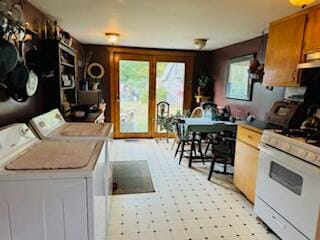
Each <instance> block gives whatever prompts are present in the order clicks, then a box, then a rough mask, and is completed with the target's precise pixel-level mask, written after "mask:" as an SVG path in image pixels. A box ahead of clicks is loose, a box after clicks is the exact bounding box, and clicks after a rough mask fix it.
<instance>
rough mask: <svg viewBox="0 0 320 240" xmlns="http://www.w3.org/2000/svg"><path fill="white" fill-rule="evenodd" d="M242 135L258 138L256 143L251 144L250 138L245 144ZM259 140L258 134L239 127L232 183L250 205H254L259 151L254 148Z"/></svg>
mask: <svg viewBox="0 0 320 240" xmlns="http://www.w3.org/2000/svg"><path fill="white" fill-rule="evenodd" d="M243 133H246V134H247V135H248V136H251V135H252V134H256V135H257V136H259V137H258V138H256V141H257V142H256V143H254V144H252V138H250V139H249V140H250V141H247V142H246V140H245V138H243V137H242V136H243ZM260 139H261V134H260V133H257V132H254V131H251V130H249V129H246V128H244V127H242V126H239V129H238V137H237V144H236V154H235V162H234V177H233V183H234V185H235V186H236V187H237V188H238V189H239V190H240V191H241V192H242V193H243V194H244V195H245V196H246V197H247V198H248V199H249V200H250V201H251V202H252V203H254V200H255V196H256V179H257V167H258V160H259V149H258V148H256V147H255V146H258V144H259V142H260Z"/></svg>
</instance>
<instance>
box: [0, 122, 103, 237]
mask: <svg viewBox="0 0 320 240" xmlns="http://www.w3.org/2000/svg"><path fill="white" fill-rule="evenodd" d="M105 147H106V145H105V143H104V141H96V140H86V141H70V140H69V141H48V140H39V139H38V138H37V137H36V136H35V135H34V134H33V132H32V131H31V130H30V129H29V128H28V127H27V126H26V125H25V124H14V125H10V126H8V127H5V128H2V129H0V233H1V240H12V239H15V240H43V239H46V240H56V239H76V240H94V239H95V238H97V237H101V236H99V235H100V234H103V235H104V234H105V233H104V229H103V227H104V226H105V223H104V222H102V221H103V220H104V219H105V218H103V217H102V218H101V220H102V221H100V222H99V223H100V224H101V227H102V228H101V229H100V232H99V228H98V226H97V222H95V218H97V216H100V215H101V213H102V215H104V216H105V212H106V209H105V206H106V205H105V204H104V203H102V204H101V203H99V193H100V192H102V191H103V189H99V187H100V188H101V186H103V183H101V181H103V179H101V178H100V180H99V178H97V177H96V175H97V174H98V172H97V171H98V168H97V166H98V163H101V162H102V163H103V162H104V161H105V158H106V156H105V152H106V151H105ZM97 181H100V183H99V182H97ZM103 199H105V197H104V198H103ZM99 204H100V206H98V205H99ZM103 212H104V213H103Z"/></svg>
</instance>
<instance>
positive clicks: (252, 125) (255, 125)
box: [239, 120, 279, 134]
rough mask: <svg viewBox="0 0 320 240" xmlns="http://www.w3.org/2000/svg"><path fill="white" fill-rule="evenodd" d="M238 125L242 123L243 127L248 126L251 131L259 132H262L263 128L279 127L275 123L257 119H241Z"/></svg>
mask: <svg viewBox="0 0 320 240" xmlns="http://www.w3.org/2000/svg"><path fill="white" fill-rule="evenodd" d="M239 125H242V126H243V127H245V128H248V129H250V130H252V131H255V132H258V133H260V134H262V132H263V130H265V129H277V128H279V127H278V126H276V125H273V124H270V123H267V122H264V121H258V120H254V121H252V122H250V121H241V122H239Z"/></svg>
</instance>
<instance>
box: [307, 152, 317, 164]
mask: <svg viewBox="0 0 320 240" xmlns="http://www.w3.org/2000/svg"><path fill="white" fill-rule="evenodd" d="M306 160H307V161H311V162H313V161H316V155H315V154H314V153H312V152H308V154H307V156H306Z"/></svg>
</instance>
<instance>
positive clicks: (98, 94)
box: [78, 90, 102, 106]
mask: <svg viewBox="0 0 320 240" xmlns="http://www.w3.org/2000/svg"><path fill="white" fill-rule="evenodd" d="M78 101H79V104H80V105H97V106H99V104H100V103H101V102H102V91H101V90H97V91H79V92H78Z"/></svg>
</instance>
